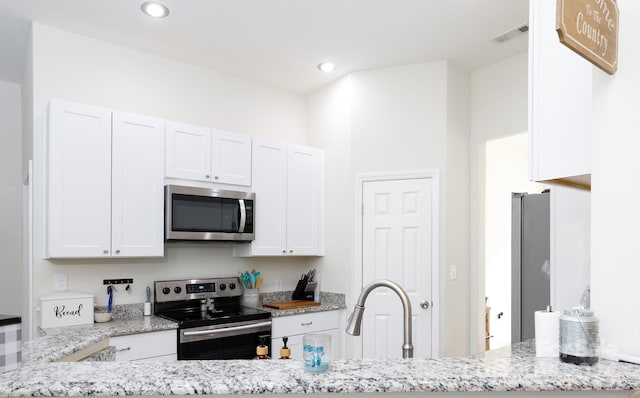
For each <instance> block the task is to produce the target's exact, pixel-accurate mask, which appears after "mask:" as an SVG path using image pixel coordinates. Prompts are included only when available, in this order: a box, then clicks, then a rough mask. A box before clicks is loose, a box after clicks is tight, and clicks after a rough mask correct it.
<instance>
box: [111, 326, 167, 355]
mask: <svg viewBox="0 0 640 398" xmlns="http://www.w3.org/2000/svg"><path fill="white" fill-rule="evenodd" d="M176 333H177V332H176V331H175V330H163V331H160V332H149V333H138V334H131V335H127V336H115V337H111V338H110V339H109V344H110V345H113V346H115V347H116V361H139V360H152V359H153V358H158V359H160V358H161V357H162V359H170V360H174V359H177V355H176V353H177V343H176V341H177V340H176Z"/></svg>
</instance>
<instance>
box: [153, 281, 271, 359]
mask: <svg viewBox="0 0 640 398" xmlns="http://www.w3.org/2000/svg"><path fill="white" fill-rule="evenodd" d="M154 286H155V295H154V296H155V298H154V304H155V305H154V313H155V315H157V316H161V317H163V318H166V319H169V320H172V321H175V322H177V323H178V337H177V344H178V359H179V360H193V359H251V358H254V357H255V355H256V346H257V345H259V344H260V342H261V341H264V342H265V343H266V344H267V345H269V346H270V345H271V313H270V312H267V311H263V310H259V309H255V308H248V307H243V306H241V305H240V296H241V294H242V286H241V284H240V283H239V282H238V280H237V278H211V279H186V280H173V281H156V282H155V283H154ZM269 351H271V349H269Z"/></svg>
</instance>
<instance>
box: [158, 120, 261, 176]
mask: <svg viewBox="0 0 640 398" xmlns="http://www.w3.org/2000/svg"><path fill="white" fill-rule="evenodd" d="M166 162H167V168H166V176H167V177H171V178H179V179H186V180H195V181H205V182H216V183H221V184H233V185H243V186H249V185H251V137H249V136H247V135H244V134H237V133H231V132H228V131H223V130H214V129H210V128H207V127H201V126H194V125H190V124H185V123H178V122H167V147H166Z"/></svg>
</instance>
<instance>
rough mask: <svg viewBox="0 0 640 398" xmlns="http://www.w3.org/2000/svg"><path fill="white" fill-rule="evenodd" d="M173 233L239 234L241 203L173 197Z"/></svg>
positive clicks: (225, 199) (187, 196)
mask: <svg viewBox="0 0 640 398" xmlns="http://www.w3.org/2000/svg"><path fill="white" fill-rule="evenodd" d="M172 211H173V213H172V225H171V229H172V230H173V231H191V232H238V229H239V228H240V203H239V201H238V200H237V199H229V198H216V197H203V196H194V195H183V194H173V195H172Z"/></svg>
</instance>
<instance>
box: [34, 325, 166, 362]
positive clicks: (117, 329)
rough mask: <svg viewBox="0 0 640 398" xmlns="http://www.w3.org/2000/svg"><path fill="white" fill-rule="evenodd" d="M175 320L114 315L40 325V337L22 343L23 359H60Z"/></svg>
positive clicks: (161, 328) (164, 328)
mask: <svg viewBox="0 0 640 398" xmlns="http://www.w3.org/2000/svg"><path fill="white" fill-rule="evenodd" d="M177 328H178V324H177V323H175V322H172V321H168V320H166V319H164V318H160V317H157V316H147V317H142V316H140V317H137V318H130V319H114V320H112V321H109V322H104V323H92V324H89V325H77V326H67V327H58V328H50V329H40V334H41V335H42V336H41V337H38V338H36V339H33V340H31V341H27V342H25V343H24V344H23V345H22V357H23V358H22V359H23V362H25V363H27V364H29V363H31V362H40V361H44V362H52V361H61V360H64V359H65V358H66V357H68V356H70V355H72V354H74V353H76V352H78V351H80V350H82V349H85V348H86V347H89V346H91V345H92V344H97V343H100V342H102V341H104V340H107V339H108V338H109V337H114V336H124V335H128V334H136V333H147V332H157V331H161V330H171V329H177Z"/></svg>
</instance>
